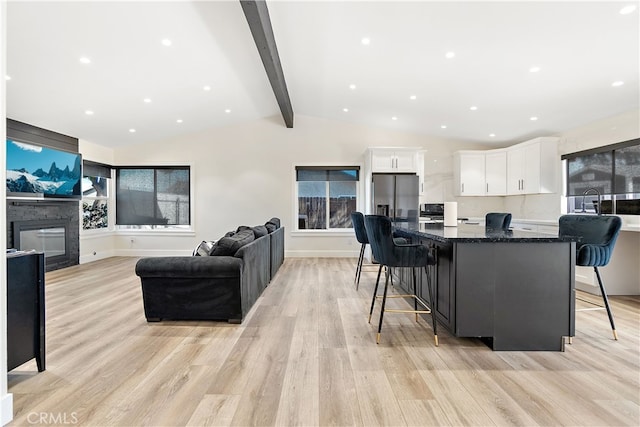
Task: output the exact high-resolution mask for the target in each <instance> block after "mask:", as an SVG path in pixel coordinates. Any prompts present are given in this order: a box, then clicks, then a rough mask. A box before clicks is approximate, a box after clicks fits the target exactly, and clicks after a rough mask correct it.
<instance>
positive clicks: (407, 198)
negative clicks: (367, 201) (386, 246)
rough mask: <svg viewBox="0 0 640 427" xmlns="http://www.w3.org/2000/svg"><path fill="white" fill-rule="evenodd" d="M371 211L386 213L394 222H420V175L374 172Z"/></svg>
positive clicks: (380, 213)
mask: <svg viewBox="0 0 640 427" xmlns="http://www.w3.org/2000/svg"><path fill="white" fill-rule="evenodd" d="M371 192H372V194H373V197H372V198H371V201H372V206H371V212H372V213H374V214H377V215H385V216H388V217H389V218H391V221H392V222H416V223H417V222H418V217H419V215H420V210H419V209H420V208H419V203H418V193H419V187H418V176H417V175H414V174H386V173H374V174H373V177H372V184H371Z"/></svg>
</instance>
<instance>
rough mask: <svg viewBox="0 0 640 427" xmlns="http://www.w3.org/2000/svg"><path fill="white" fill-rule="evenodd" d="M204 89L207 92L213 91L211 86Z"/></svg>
mask: <svg viewBox="0 0 640 427" xmlns="http://www.w3.org/2000/svg"><path fill="white" fill-rule="evenodd" d="M202 89H204V90H206V91H207V92H208V91H210V90H211V86H205V87H203V88H202Z"/></svg>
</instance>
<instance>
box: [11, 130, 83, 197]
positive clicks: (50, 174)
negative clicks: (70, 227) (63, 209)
mask: <svg viewBox="0 0 640 427" xmlns="http://www.w3.org/2000/svg"><path fill="white" fill-rule="evenodd" d="M6 163H7V198H13V199H16V198H17V199H23V198H29V199H64V200H80V199H81V198H82V189H81V184H82V156H81V155H80V154H79V153H70V152H68V151H62V150H57V149H53V148H48V147H42V146H39V145H34V144H29V143H25V142H21V141H15V140H13V139H7V157H6Z"/></svg>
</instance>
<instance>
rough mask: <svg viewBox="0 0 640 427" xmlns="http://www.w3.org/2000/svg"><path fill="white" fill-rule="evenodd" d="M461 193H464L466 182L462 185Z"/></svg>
mask: <svg viewBox="0 0 640 427" xmlns="http://www.w3.org/2000/svg"><path fill="white" fill-rule="evenodd" d="M461 193H464V182H463V183H462V191H461Z"/></svg>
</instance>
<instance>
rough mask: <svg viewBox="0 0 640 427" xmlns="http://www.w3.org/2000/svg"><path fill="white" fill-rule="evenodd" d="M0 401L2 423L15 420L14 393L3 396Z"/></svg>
mask: <svg viewBox="0 0 640 427" xmlns="http://www.w3.org/2000/svg"><path fill="white" fill-rule="evenodd" d="M1 400H2V401H1V402H0V425H6V424H9V422H11V420H13V394H11V393H7V394H5V395H4V396H2V399H1Z"/></svg>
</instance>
